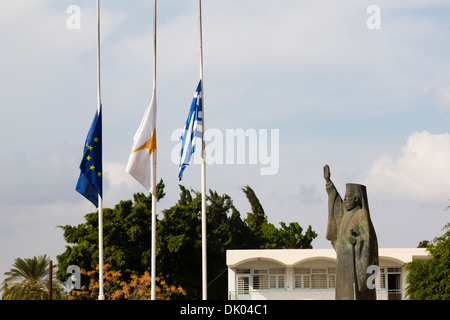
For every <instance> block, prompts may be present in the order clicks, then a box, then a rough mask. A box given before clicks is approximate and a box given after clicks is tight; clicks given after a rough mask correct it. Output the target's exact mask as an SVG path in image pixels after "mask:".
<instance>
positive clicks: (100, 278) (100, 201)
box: [97, 0, 105, 300]
mask: <svg viewBox="0 0 450 320" xmlns="http://www.w3.org/2000/svg"><path fill="white" fill-rule="evenodd" d="M101 104H102V102H101V94H100V0H97V106H98V113H99V114H100V108H101ZM101 161H103V159H102V160H101ZM102 183H103V179H102ZM98 264H99V268H98V281H99V287H98V300H105V295H104V293H103V199H102V197H101V195H100V194H99V195H98Z"/></svg>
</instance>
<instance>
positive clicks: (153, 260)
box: [150, 0, 156, 300]
mask: <svg viewBox="0 0 450 320" xmlns="http://www.w3.org/2000/svg"><path fill="white" fill-rule="evenodd" d="M153 94H154V95H155V97H153V99H156V0H154V1H153ZM155 138H156V137H155ZM150 175H151V178H152V183H151V185H153V190H151V193H152V236H151V237H152V240H151V241H152V244H151V245H152V248H151V264H152V267H151V269H152V270H151V299H152V300H156V290H155V278H156V150H154V151H153V161H151V162H150Z"/></svg>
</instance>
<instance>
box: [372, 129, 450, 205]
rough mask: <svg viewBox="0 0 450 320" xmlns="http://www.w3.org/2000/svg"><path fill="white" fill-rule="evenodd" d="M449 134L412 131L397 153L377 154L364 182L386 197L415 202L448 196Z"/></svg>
mask: <svg viewBox="0 0 450 320" xmlns="http://www.w3.org/2000/svg"><path fill="white" fill-rule="evenodd" d="M449 163H450V134H449V133H443V134H431V133H429V132H427V131H423V132H416V133H414V134H412V135H411V136H410V137H409V138H408V140H407V142H406V145H405V146H403V147H402V149H401V152H400V153H399V154H393V153H386V154H383V155H381V156H380V157H379V158H378V159H377V160H376V161H375V163H374V164H373V165H372V167H371V169H370V171H369V173H368V174H367V177H366V179H365V184H366V185H367V186H368V188H370V190H371V192H376V193H378V194H382V195H383V196H384V197H387V198H391V199H392V198H399V199H406V200H410V201H416V202H435V201H443V200H444V201H445V200H447V199H448V198H450V179H449V177H450V166H449V165H448V164H449Z"/></svg>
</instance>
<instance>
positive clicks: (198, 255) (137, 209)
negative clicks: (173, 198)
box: [57, 181, 316, 299]
mask: <svg viewBox="0 0 450 320" xmlns="http://www.w3.org/2000/svg"><path fill="white" fill-rule="evenodd" d="M163 187H164V184H163V183H162V181H161V182H160V184H158V189H157V190H158V191H159V194H160V195H163V194H164V193H163ZM179 187H180V196H179V200H178V202H177V203H176V204H175V205H173V206H172V207H170V208H169V209H166V210H163V211H162V213H163V216H162V218H161V219H158V220H157V226H156V238H157V239H156V243H157V248H156V259H157V263H156V268H157V270H156V273H157V274H160V275H163V276H164V278H165V279H166V280H167V281H168V282H169V283H171V284H173V285H175V286H181V287H182V288H183V289H184V290H185V291H186V296H185V297H181V296H180V297H176V298H185V299H195V298H199V297H200V296H201V288H202V220H201V193H198V192H196V191H193V190H188V189H186V188H185V187H183V186H181V185H180V186H179ZM244 189H245V191H244V192H246V193H247V194H248V195H249V196H247V198H249V197H250V198H249V202H250V203H251V206H252V213H249V214H248V215H247V219H245V220H242V219H241V216H240V213H239V211H238V210H237V209H236V207H235V206H234V205H233V201H232V199H231V198H230V197H229V196H228V195H226V194H223V195H219V194H218V193H217V192H215V191H212V190H209V193H208V195H207V198H206V200H207V206H206V216H207V258H208V261H207V265H208V272H207V274H208V284H209V286H208V298H209V299H226V298H227V292H226V289H225V288H226V287H227V273H226V270H227V266H226V250H229V249H247V248H308V247H311V241H312V240H313V238H314V237H315V236H316V234H315V233H314V232H313V231H312V230H311V227H309V228H308V231H307V234H306V235H303V234H302V231H303V230H302V228H301V227H300V226H299V225H298V224H297V223H291V224H289V226H286V225H285V224H282V227H281V229H280V230H278V229H277V228H276V227H275V226H274V225H273V224H270V223H268V222H267V217H266V215H265V213H264V209H263V208H262V205H261V204H260V202H259V200H258V198H257V197H256V195H255V194H254V192H253V190H252V189H251V188H250V187H248V186H247V187H246V188H244ZM244 189H243V190H244ZM150 214H151V197H150V196H145V195H143V194H137V195H134V202H133V201H131V200H129V201H121V202H120V203H119V204H118V205H116V206H115V208H114V209H112V210H111V209H104V214H103V216H104V221H103V224H104V251H105V256H104V259H105V263H107V264H109V265H110V266H111V269H112V270H116V271H120V272H121V274H122V275H123V277H124V278H125V280H126V277H127V276H131V274H133V273H135V274H144V272H145V271H148V270H150V266H151V264H150V245H151V243H150V232H151V219H150ZM85 218H86V223H83V224H80V225H78V226H76V227H72V226H64V227H62V228H63V229H64V238H65V239H66V241H67V242H68V243H70V244H72V245H71V246H67V247H66V251H65V252H64V253H63V254H61V255H59V256H58V257H57V258H58V261H59V264H60V265H61V269H63V268H64V269H63V270H62V271H61V272H60V273H58V277H59V279H65V278H66V274H65V272H63V271H64V270H65V269H66V268H67V266H69V265H71V264H75V265H78V266H79V267H80V268H81V269H85V270H93V269H95V265H96V264H97V261H98V223H97V213H91V214H88V215H86V216H85ZM82 281H83V280H82ZM83 284H85V285H88V284H87V283H86V282H84V283H83Z"/></svg>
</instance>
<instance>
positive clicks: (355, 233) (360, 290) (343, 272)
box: [323, 165, 378, 300]
mask: <svg viewBox="0 0 450 320" xmlns="http://www.w3.org/2000/svg"><path fill="white" fill-rule="evenodd" d="M330 176H331V174H330V167H329V166H328V165H326V166H325V167H324V173H323V177H324V178H325V181H326V189H327V193H328V226H327V234H326V238H327V240H330V241H331V244H332V245H333V248H334V250H335V251H336V256H337V259H336V300H375V299H376V292H375V288H373V289H369V288H368V287H367V278H368V277H369V276H370V275H371V273H367V268H368V267H369V266H370V265H376V266H378V243H377V236H376V234H375V229H374V228H373V225H372V221H371V220H370V214H369V204H368V201H367V192H366V187H365V186H363V185H360V184H354V183H348V184H347V185H346V192H345V198H344V201H342V198H341V197H340V195H339V193H338V192H337V190H336V188H335V186H334V184H333V182H331V180H330Z"/></svg>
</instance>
